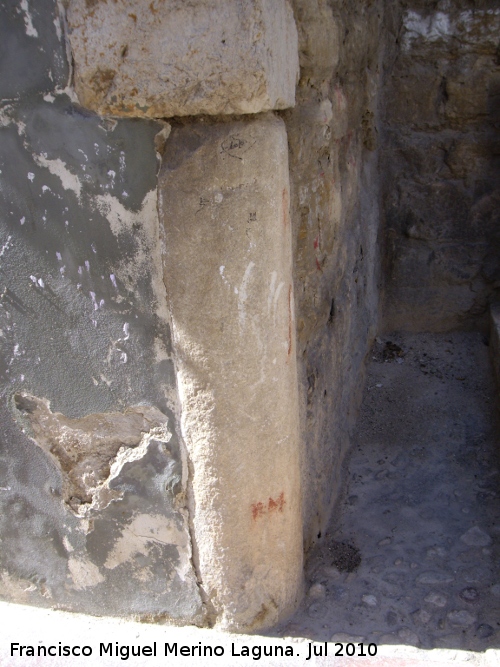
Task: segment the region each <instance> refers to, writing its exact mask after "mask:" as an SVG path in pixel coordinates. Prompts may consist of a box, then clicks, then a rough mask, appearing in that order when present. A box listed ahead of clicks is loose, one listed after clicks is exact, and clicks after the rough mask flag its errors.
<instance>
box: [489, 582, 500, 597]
mask: <svg viewBox="0 0 500 667" xmlns="http://www.w3.org/2000/svg"><path fill="white" fill-rule="evenodd" d="M490 593H491V594H492V595H494V596H495V597H497V598H500V584H493V586H492V587H491V588H490Z"/></svg>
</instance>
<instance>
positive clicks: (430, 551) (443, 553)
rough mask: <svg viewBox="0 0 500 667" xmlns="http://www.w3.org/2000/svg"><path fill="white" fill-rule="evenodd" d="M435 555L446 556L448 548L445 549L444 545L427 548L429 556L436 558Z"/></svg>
mask: <svg viewBox="0 0 500 667" xmlns="http://www.w3.org/2000/svg"><path fill="white" fill-rule="evenodd" d="M435 556H439V558H444V557H445V556H446V549H443V547H431V548H430V549H427V558H434V557H435Z"/></svg>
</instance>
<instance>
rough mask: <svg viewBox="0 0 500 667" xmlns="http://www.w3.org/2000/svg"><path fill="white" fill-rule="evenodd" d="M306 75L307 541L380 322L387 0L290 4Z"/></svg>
mask: <svg viewBox="0 0 500 667" xmlns="http://www.w3.org/2000/svg"><path fill="white" fill-rule="evenodd" d="M293 8H294V14H295V19H296V21H297V26H298V32H299V53H300V67H301V77H300V81H299V84H298V87H297V95H296V97H297V102H296V106H295V107H294V108H293V109H290V110H288V111H286V112H284V113H283V114H282V117H283V118H284V120H285V123H286V126H287V130H288V137H289V147H290V180H291V192H292V195H291V197H292V198H291V215H292V227H293V234H294V281H295V300H296V312H297V360H298V368H299V395H300V402H301V432H302V443H303V445H302V447H303V453H302V456H303V460H302V476H303V483H302V486H303V493H304V544H305V547H306V549H308V548H309V547H310V546H311V545H312V544H314V543H315V542H316V541H317V540H318V538H320V537H321V534H323V533H324V530H325V527H326V524H327V522H328V520H329V518H330V516H331V512H332V508H333V507H334V504H335V502H336V500H337V499H338V497H339V494H340V490H341V484H342V479H343V467H344V461H345V457H346V454H347V451H348V448H349V436H350V432H351V430H352V428H353V425H354V422H355V419H356V416H357V410H358V405H359V401H360V398H361V391H362V388H363V385H364V362H365V357H366V354H367V352H368V350H369V348H370V346H371V343H372V341H373V338H374V336H375V334H376V330H377V325H378V282H379V279H380V277H379V266H378V240H377V234H378V226H379V201H378V188H379V176H378V161H377V160H378V145H379V141H378V134H377V115H378V104H379V86H380V77H381V72H382V65H381V58H382V55H383V44H384V36H383V26H384V7H383V2H371V3H367V2H363V1H361V0H359V1H358V0H355V1H354V2H353V1H349V2H347V1H346V2H342V1H336V2H326V1H325V0H294V2H293Z"/></svg>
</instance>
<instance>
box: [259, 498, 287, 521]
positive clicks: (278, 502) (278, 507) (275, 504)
mask: <svg viewBox="0 0 500 667" xmlns="http://www.w3.org/2000/svg"><path fill="white" fill-rule="evenodd" d="M285 505H286V501H285V494H284V492H283V491H282V492H281V493H280V495H279V496H278V497H277V498H276V499H275V498H271V497H269V500H268V501H267V506H266V505H265V504H264V503H260V502H259V503H254V504H253V505H252V506H251V508H252V518H253V520H254V521H256V520H257V519H258V518H259V517H263V516H264V515H265V514H272V513H273V512H283V509H284V507H285Z"/></svg>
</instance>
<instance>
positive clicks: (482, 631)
mask: <svg viewBox="0 0 500 667" xmlns="http://www.w3.org/2000/svg"><path fill="white" fill-rule="evenodd" d="M494 632H495V631H494V630H493V628H492V627H491V625H488V624H487V623H481V625H480V626H479V627H478V629H477V630H476V635H477V636H478V637H480V638H481V639H487V638H488V637H491V635H492V634H493V633H494Z"/></svg>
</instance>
